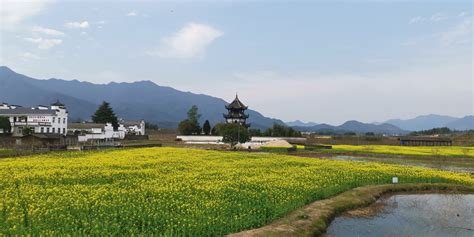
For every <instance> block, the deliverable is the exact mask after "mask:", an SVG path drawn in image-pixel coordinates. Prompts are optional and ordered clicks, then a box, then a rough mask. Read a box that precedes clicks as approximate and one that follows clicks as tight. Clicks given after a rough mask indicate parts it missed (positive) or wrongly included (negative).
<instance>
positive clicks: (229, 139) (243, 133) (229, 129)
mask: <svg viewBox="0 0 474 237" xmlns="http://www.w3.org/2000/svg"><path fill="white" fill-rule="evenodd" d="M218 132H219V133H221V134H222V142H224V143H228V144H230V145H231V146H232V147H234V146H235V145H237V144H238V143H245V142H248V141H250V139H251V136H250V133H249V130H248V129H247V127H245V126H242V125H240V124H237V123H228V124H223V125H221V126H219V131H218Z"/></svg>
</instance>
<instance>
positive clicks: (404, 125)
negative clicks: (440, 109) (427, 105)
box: [385, 114, 474, 131]
mask: <svg viewBox="0 0 474 237" xmlns="http://www.w3.org/2000/svg"><path fill="white" fill-rule="evenodd" d="M472 117H473V116H466V117H464V118H456V117H452V116H446V115H436V114H429V115H422V116H418V117H416V118H413V119H405V120H402V119H391V120H388V121H386V122H385V123H388V124H392V125H395V126H397V127H399V128H401V129H404V130H409V131H421V130H429V129H433V128H441V127H449V128H450V129H455V130H469V129H474V124H473V123H472Z"/></svg>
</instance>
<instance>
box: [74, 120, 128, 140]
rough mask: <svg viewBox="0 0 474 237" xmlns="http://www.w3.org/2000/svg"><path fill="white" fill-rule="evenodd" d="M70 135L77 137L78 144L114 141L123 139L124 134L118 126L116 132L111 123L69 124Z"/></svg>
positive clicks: (124, 130) (122, 129)
mask: <svg viewBox="0 0 474 237" xmlns="http://www.w3.org/2000/svg"><path fill="white" fill-rule="evenodd" d="M68 132H69V133H70V134H74V135H77V139H78V141H79V142H86V141H89V140H103V141H107V140H114V139H124V138H125V134H126V129H125V127H124V126H123V125H122V124H120V125H119V127H118V129H117V130H114V127H113V126H112V124H111V123H105V124H104V123H71V124H69V127H68Z"/></svg>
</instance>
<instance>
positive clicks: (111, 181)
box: [0, 148, 474, 236]
mask: <svg viewBox="0 0 474 237" xmlns="http://www.w3.org/2000/svg"><path fill="white" fill-rule="evenodd" d="M0 173H1V174H2V175H1V176H0V200H1V201H0V235H27V234H32V235H65V234H68V235H118V234H121V235H130V234H143V235H166V236H169V235H171V236H173V235H188V236H191V235H192V236H209V235H211V236H215V235H223V234H227V233H231V232H236V231H240V230H243V229H249V228H253V227H258V226H262V225H264V224H266V223H268V222H270V221H272V220H274V219H276V218H278V217H281V216H283V215H285V214H286V213H288V212H289V211H291V210H294V209H296V208H298V207H301V206H303V205H305V204H308V203H310V202H312V201H315V200H318V199H324V198H327V197H329V196H333V195H335V194H337V193H341V192H343V191H346V190H349V189H351V188H354V187H358V186H364V185H371V184H386V183H390V181H391V177H392V176H397V177H399V180H400V182H401V183H437V182H442V183H457V184H463V185H467V186H474V179H473V178H471V177H470V176H468V175H464V174H456V173H451V172H445V171H437V170H431V169H425V168H416V167H406V166H397V165H386V164H380V163H360V162H349V161H334V160H323V159H310V158H298V157H292V156H284V155H277V154H259V153H243V152H242V153H241V152H219V151H204V150H193V149H183V148H181V149H180V148H141V149H125V150H114V151H101V152H97V151H96V152H69V153H48V154H42V155H34V156H28V157H22V158H7V159H0Z"/></svg>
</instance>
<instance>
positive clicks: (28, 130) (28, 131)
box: [22, 127, 34, 136]
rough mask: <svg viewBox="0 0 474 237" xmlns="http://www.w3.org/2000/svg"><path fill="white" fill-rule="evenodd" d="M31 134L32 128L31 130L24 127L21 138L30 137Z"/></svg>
mask: <svg viewBox="0 0 474 237" xmlns="http://www.w3.org/2000/svg"><path fill="white" fill-rule="evenodd" d="M33 132H34V130H33V128H31V127H24V128H23V129H22V134H23V136H26V135H31V134H33Z"/></svg>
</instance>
